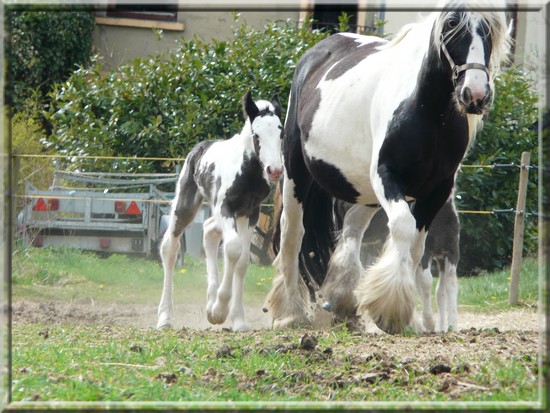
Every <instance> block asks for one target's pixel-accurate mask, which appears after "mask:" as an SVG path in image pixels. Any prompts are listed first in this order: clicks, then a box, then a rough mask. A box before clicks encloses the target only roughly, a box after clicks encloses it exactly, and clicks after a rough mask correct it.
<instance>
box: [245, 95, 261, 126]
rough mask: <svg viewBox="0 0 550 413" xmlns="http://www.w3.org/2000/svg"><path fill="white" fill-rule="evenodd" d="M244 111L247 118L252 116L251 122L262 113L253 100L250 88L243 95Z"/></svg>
mask: <svg viewBox="0 0 550 413" xmlns="http://www.w3.org/2000/svg"><path fill="white" fill-rule="evenodd" d="M243 111H244V117H245V119H246V117H247V116H248V118H250V123H252V122H254V118H255V117H256V116H258V114H259V113H260V109H258V106H256V104H255V103H254V101H253V100H252V93H250V90H249V91H248V92H246V95H244V96H243Z"/></svg>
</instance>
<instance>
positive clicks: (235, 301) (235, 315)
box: [229, 219, 254, 331]
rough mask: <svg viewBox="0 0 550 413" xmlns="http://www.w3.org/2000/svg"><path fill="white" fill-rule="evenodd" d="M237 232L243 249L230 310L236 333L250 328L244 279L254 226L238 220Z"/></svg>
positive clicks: (235, 277)
mask: <svg viewBox="0 0 550 413" xmlns="http://www.w3.org/2000/svg"><path fill="white" fill-rule="evenodd" d="M237 232H238V233H239V235H240V237H241V242H242V245H243V249H242V252H241V256H240V258H239V260H238V261H237V264H236V266H235V275H234V276H233V292H232V296H231V304H230V308H229V317H230V318H231V321H232V322H233V330H234V331H248V330H249V329H250V327H249V326H248V324H247V323H246V322H245V321H244V305H243V293H244V277H245V276H246V270H247V269H248V264H249V262H250V242H251V241H252V234H253V233H254V226H250V224H249V222H248V219H238V220H237Z"/></svg>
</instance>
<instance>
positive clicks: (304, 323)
mask: <svg viewBox="0 0 550 413" xmlns="http://www.w3.org/2000/svg"><path fill="white" fill-rule="evenodd" d="M300 327H311V321H310V320H308V319H307V318H306V317H297V316H290V317H285V318H279V319H276V320H273V329H275V330H284V329H287V328H300Z"/></svg>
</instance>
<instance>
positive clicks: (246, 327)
mask: <svg viewBox="0 0 550 413" xmlns="http://www.w3.org/2000/svg"><path fill="white" fill-rule="evenodd" d="M233 331H240V332H244V331H250V326H249V325H248V324H247V323H245V322H242V323H235V324H234V325H233Z"/></svg>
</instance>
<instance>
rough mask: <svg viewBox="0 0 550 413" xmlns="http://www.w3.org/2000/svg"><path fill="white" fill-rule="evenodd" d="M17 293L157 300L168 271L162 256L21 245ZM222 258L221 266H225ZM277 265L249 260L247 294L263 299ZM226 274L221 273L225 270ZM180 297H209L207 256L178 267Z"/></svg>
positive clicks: (16, 256) (17, 260)
mask: <svg viewBox="0 0 550 413" xmlns="http://www.w3.org/2000/svg"><path fill="white" fill-rule="evenodd" d="M12 262H13V294H14V297H15V298H17V299H31V300H39V299H40V300H45V299H46V300H61V301H68V300H77V301H78V300H88V299H93V300H96V301H98V302H113V301H115V302H119V303H128V304H131V303H136V304H137V303H151V304H158V300H160V295H161V291H162V283H163V271H162V266H161V265H160V263H159V262H158V261H154V260H147V259H144V258H139V257H130V256H126V255H119V254H113V255H110V256H109V257H107V258H101V257H100V256H98V255H97V254H94V253H91V252H84V251H78V250H74V249H71V248H17V249H16V250H15V252H14V255H13V260H12ZM222 264H223V263H222V262H221V261H220V269H221V268H222V267H223V265H222ZM273 274H274V270H273V268H272V267H268V266H267V267H266V266H260V265H255V264H250V266H249V269H248V272H247V275H246V279H245V292H246V294H247V299H249V301H251V302H253V303H257V302H262V300H263V299H264V298H265V295H266V294H267V292H268V291H269V288H270V287H271V280H272V278H273ZM220 276H221V273H220ZM174 292H175V298H176V299H177V300H180V301H182V302H188V301H192V302H196V301H197V300H199V299H200V300H203V299H204V297H206V265H205V262H204V260H203V259H196V258H193V257H186V258H185V264H184V266H183V267H181V268H178V267H176V269H175V271H174Z"/></svg>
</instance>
